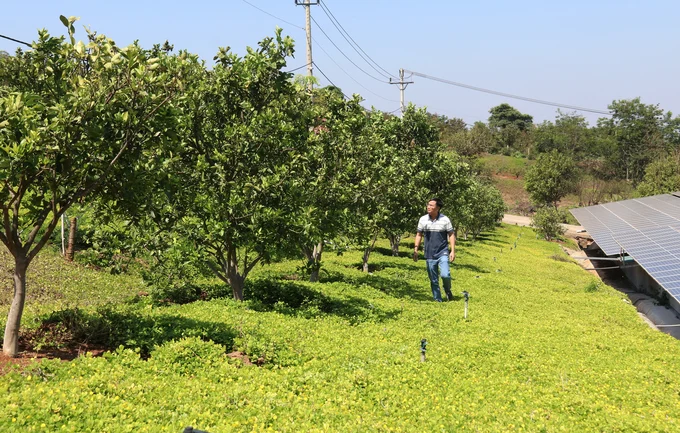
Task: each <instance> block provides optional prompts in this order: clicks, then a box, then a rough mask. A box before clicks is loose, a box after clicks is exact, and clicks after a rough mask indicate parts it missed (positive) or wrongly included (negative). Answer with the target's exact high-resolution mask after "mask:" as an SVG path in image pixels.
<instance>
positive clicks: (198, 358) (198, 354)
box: [150, 337, 226, 376]
mask: <svg viewBox="0 0 680 433" xmlns="http://www.w3.org/2000/svg"><path fill="white" fill-rule="evenodd" d="M225 353H226V350H225V347H224V346H221V345H219V344H215V343H213V342H212V341H203V340H201V339H200V338H198V337H186V338H182V339H181V340H175V341H170V342H168V343H165V344H163V345H161V346H157V347H156V348H155V349H154V351H153V352H151V360H150V362H151V363H153V364H156V365H158V367H159V369H162V370H170V371H173V372H174V373H177V374H179V375H180V376H194V375H195V374H196V373H198V372H199V371H202V370H207V371H211V370H212V369H213V368H215V366H216V364H220V363H221V362H223V361H224V360H225V359H226V356H225Z"/></svg>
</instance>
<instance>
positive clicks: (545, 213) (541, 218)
mask: <svg viewBox="0 0 680 433" xmlns="http://www.w3.org/2000/svg"><path fill="white" fill-rule="evenodd" d="M564 218H565V217H564V215H563V212H562V211H560V210H558V209H555V208H554V207H552V206H545V207H542V208H540V209H539V210H538V211H536V214H535V215H534V217H533V218H532V220H531V226H532V227H534V228H535V229H536V231H537V232H538V233H539V234H540V235H541V236H543V237H544V238H545V239H546V240H548V241H549V240H552V239H556V238H558V237H560V236H561V235H562V234H564V231H565V230H564V228H563V227H562V225H561V222H562V221H563V220H564Z"/></svg>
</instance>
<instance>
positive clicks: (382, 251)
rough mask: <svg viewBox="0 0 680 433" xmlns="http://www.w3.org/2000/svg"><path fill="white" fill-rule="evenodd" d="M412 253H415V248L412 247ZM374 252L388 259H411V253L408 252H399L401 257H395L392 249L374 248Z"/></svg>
mask: <svg viewBox="0 0 680 433" xmlns="http://www.w3.org/2000/svg"><path fill="white" fill-rule="evenodd" d="M411 251H413V247H411ZM373 252H375V253H378V254H382V255H383V256H388V257H411V256H410V255H409V253H408V252H406V251H399V255H398V256H395V255H394V254H392V248H384V247H375V248H373Z"/></svg>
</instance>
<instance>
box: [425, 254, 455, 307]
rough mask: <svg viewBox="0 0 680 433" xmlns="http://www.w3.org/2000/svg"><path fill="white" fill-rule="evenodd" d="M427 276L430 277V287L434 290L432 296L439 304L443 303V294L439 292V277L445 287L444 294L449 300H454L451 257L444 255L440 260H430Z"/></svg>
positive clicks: (428, 261)
mask: <svg viewBox="0 0 680 433" xmlns="http://www.w3.org/2000/svg"><path fill="white" fill-rule="evenodd" d="M426 262H427V275H428V276H429V277H430V287H431V288H432V296H433V297H434V300H435V301H437V302H441V301H442V293H441V291H440V290H439V276H440V275H441V277H442V283H443V285H444V292H445V293H446V296H447V297H448V298H449V299H453V294H452V293H451V271H450V269H449V255H448V254H446V255H443V256H441V257H439V258H438V259H428V260H426Z"/></svg>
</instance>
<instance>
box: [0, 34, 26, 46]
mask: <svg viewBox="0 0 680 433" xmlns="http://www.w3.org/2000/svg"><path fill="white" fill-rule="evenodd" d="M0 38H3V39H9V40H10V41H14V42H16V43H19V44H24V45H26V46H27V47H32V46H33V45H31V44H29V43H28V42H24V41H20V40H19V39H14V38H10V37H9V36H5V35H0Z"/></svg>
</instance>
